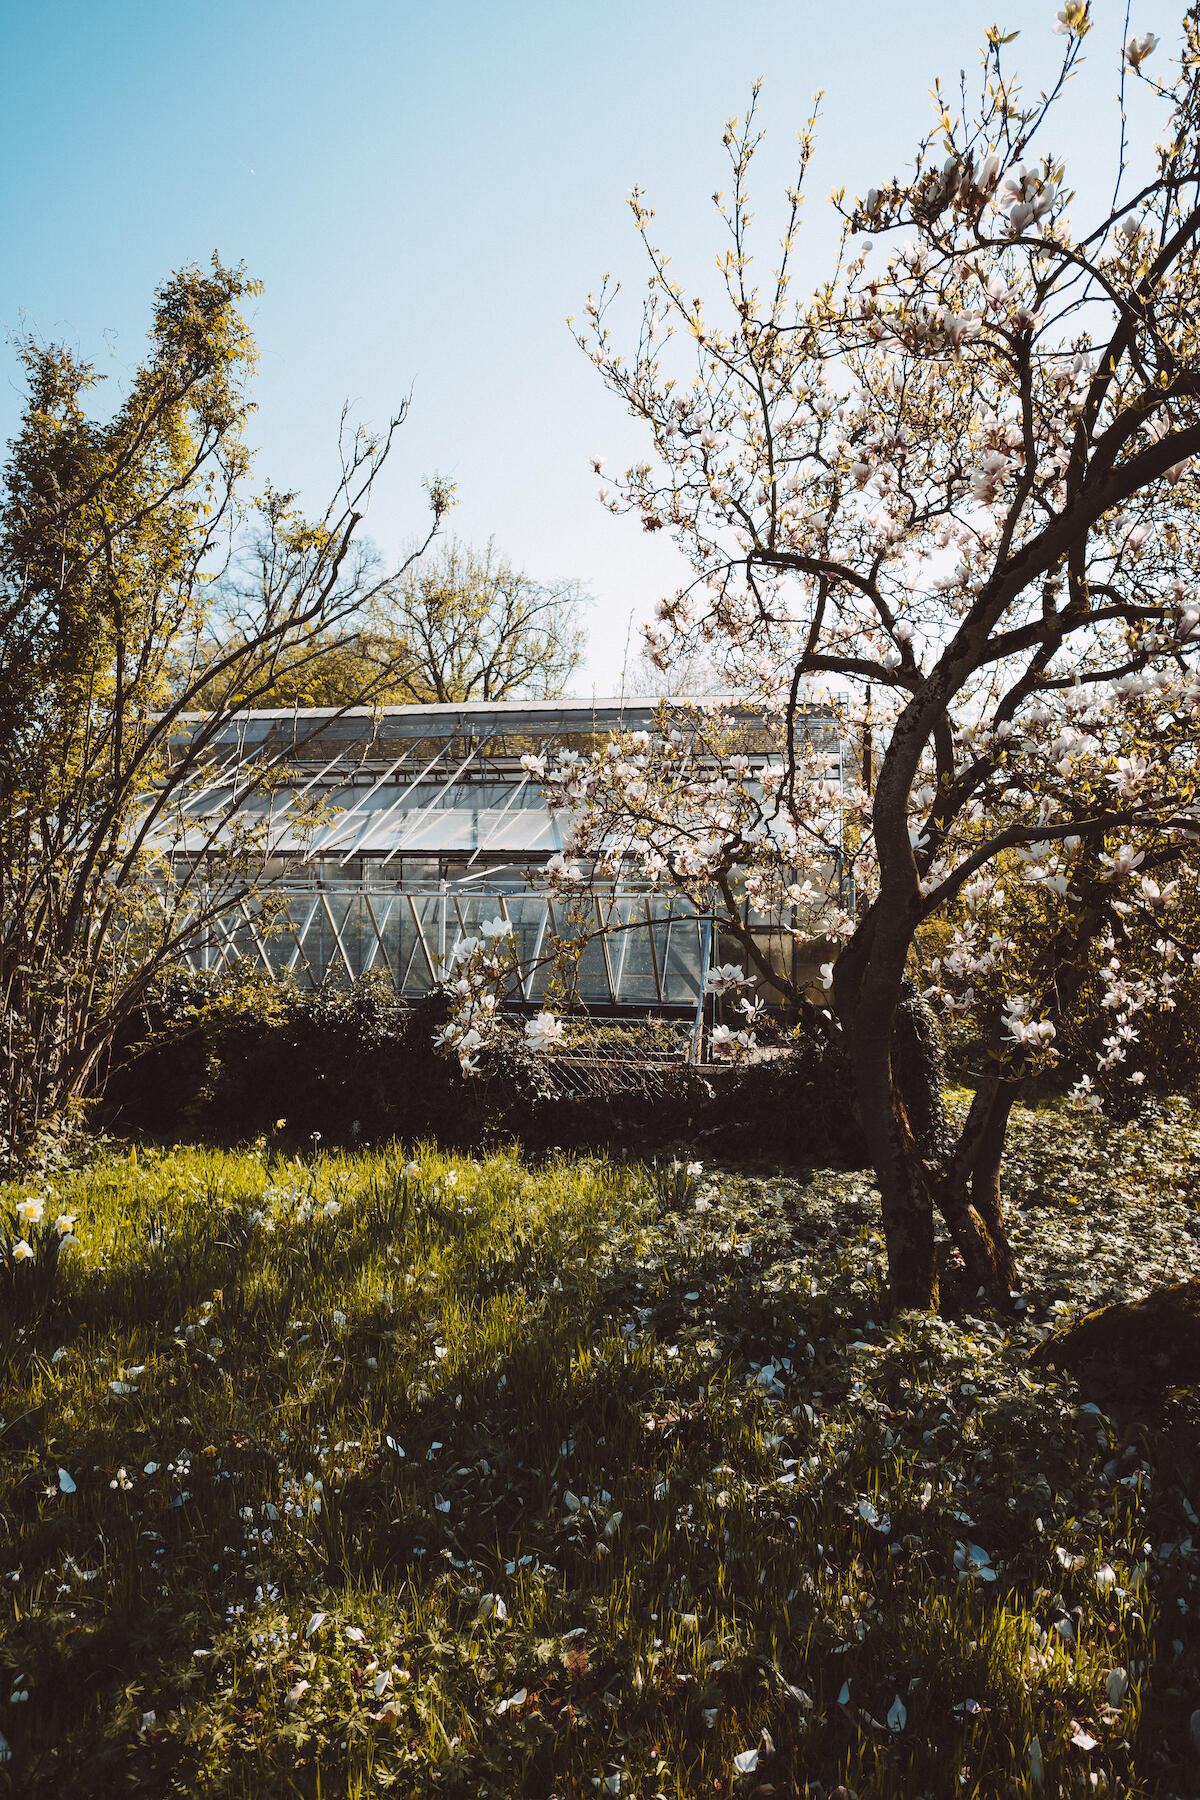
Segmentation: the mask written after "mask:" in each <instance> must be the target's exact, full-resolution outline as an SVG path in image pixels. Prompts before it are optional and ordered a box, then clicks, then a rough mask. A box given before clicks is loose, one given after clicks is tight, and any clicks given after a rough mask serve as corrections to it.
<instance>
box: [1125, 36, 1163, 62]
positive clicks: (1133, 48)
mask: <svg viewBox="0 0 1200 1800" xmlns="http://www.w3.org/2000/svg"><path fill="white" fill-rule="evenodd" d="M1157 49H1158V39H1157V38H1156V37H1155V35H1154V33H1153V32H1152V31H1144V32H1143V33H1142V35H1141V37H1131V38H1130V40H1129V42H1128V43H1127V44H1126V46H1125V61H1126V62H1127V63H1128V64H1129V66H1130V68H1131V69H1140V68H1141V66H1142V64H1143V63H1144V62H1145V60H1146V58H1147V57H1148V56H1153V54H1154V52H1155V51H1156V50H1157Z"/></svg>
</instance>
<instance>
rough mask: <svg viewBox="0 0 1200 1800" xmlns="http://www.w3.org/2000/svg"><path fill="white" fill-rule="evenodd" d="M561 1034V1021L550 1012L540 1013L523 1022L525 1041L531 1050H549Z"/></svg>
mask: <svg viewBox="0 0 1200 1800" xmlns="http://www.w3.org/2000/svg"><path fill="white" fill-rule="evenodd" d="M562 1034H563V1028H562V1021H561V1019H556V1018H555V1016H554V1014H553V1013H551V1012H540V1013H539V1014H538V1015H537V1017H536V1018H535V1019H527V1020H526V1021H525V1041H526V1043H527V1044H528V1045H529V1048H530V1049H531V1050H549V1049H551V1048H552V1047H553V1045H555V1044H557V1043H558V1041H559V1039H560V1038H561V1037H562Z"/></svg>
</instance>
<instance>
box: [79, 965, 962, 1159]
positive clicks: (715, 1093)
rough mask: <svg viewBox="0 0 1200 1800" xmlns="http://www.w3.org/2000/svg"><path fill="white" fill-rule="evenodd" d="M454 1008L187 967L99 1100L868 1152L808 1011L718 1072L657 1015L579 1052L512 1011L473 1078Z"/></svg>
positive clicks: (415, 1125) (526, 1135)
mask: <svg viewBox="0 0 1200 1800" xmlns="http://www.w3.org/2000/svg"><path fill="white" fill-rule="evenodd" d="M450 1007H451V999H450V997H449V996H448V994H447V993H445V992H444V991H442V990H435V991H434V992H432V993H431V994H429V995H427V996H425V997H424V998H423V999H421V1000H419V1001H417V1002H416V1003H415V1004H413V1003H409V1002H405V1001H401V1000H399V999H398V998H397V997H396V995H395V993H394V992H393V990H392V988H391V986H390V984H389V983H388V981H387V979H386V977H383V976H375V975H367V976H364V977H363V978H362V979H361V980H360V981H358V982H356V983H355V984H354V986H353V987H350V988H334V987H332V986H331V987H327V988H321V989H319V990H317V991H316V992H311V991H309V992H305V991H303V990H302V989H300V988H298V987H297V986H296V985H295V984H294V983H290V982H282V983H281V982H275V981H272V980H270V979H268V978H266V977H265V975H264V976H263V977H261V978H260V977H258V976H253V975H251V976H241V977H232V976H224V977H216V976H212V975H196V974H192V973H190V972H187V971H181V972H176V973H175V974H173V975H172V976H171V977H170V978H169V979H168V980H166V981H164V982H163V984H162V985H161V987H160V988H159V989H158V990H157V991H156V992H155V993H154V994H153V995H152V996H151V997H150V999H149V1000H148V1001H147V1003H146V1005H145V1007H144V1008H143V1010H142V1013H141V1014H140V1015H139V1017H138V1019H137V1020H136V1022H135V1024H134V1026H133V1028H132V1029H131V1030H130V1031H129V1033H128V1034H127V1036H126V1040H125V1042H124V1044H123V1045H122V1046H121V1050H120V1054H119V1056H118V1058H117V1059H116V1062H115V1065H114V1067H113V1069H112V1071H111V1073H110V1075H109V1078H108V1081H107V1084H106V1087H105V1091H104V1096H103V1101H102V1115H103V1117H104V1119H105V1122H106V1123H110V1124H112V1125H113V1126H115V1127H116V1128H118V1129H120V1130H123V1131H132V1132H138V1133H145V1134H147V1135H149V1136H151V1137H155V1138H160V1139H168V1140H171V1139H175V1138H177V1137H178V1136H179V1135H180V1133H181V1132H187V1133H188V1134H189V1135H192V1136H196V1137H199V1138H201V1139H204V1140H206V1141H208V1142H211V1143H216V1144H226V1145H227V1144H234V1143H244V1142H248V1141H250V1140H252V1139H254V1138H257V1137H268V1138H270V1139H272V1141H274V1142H277V1143H280V1144H291V1145H296V1144H306V1143H308V1142H311V1141H313V1140H314V1139H315V1140H316V1141H319V1142H320V1143H322V1144H324V1145H326V1146H332V1145H335V1144H354V1143H375V1142H382V1141H386V1140H387V1139H389V1138H392V1137H396V1138H402V1139H405V1140H407V1141H409V1142H412V1141H415V1140H416V1139H419V1138H432V1139H434V1140H436V1141H437V1142H439V1143H442V1144H444V1145H447V1146H452V1147H453V1146H462V1147H466V1146H473V1145H478V1144H481V1143H487V1142H493V1143H494V1142H497V1141H504V1140H508V1139H518V1140H520V1141H521V1142H523V1143H524V1144H525V1145H526V1146H527V1147H529V1148H530V1149H533V1150H545V1149H549V1148H551V1147H554V1146H558V1147H562V1148H581V1149H582V1148H586V1147H592V1146H604V1147H608V1146H613V1145H618V1146H622V1147H625V1148H628V1149H631V1150H647V1149H648V1150H653V1149H655V1148H658V1147H661V1146H664V1145H669V1144H678V1143H688V1142H696V1143H699V1144H703V1145H704V1147H705V1148H706V1149H707V1150H708V1151H709V1152H710V1153H713V1152H715V1153H718V1154H725V1155H730V1156H741V1157H745V1156H750V1157H755V1156H763V1155H765V1156H769V1157H771V1158H774V1159H776V1160H785V1161H790V1162H794V1163H803V1164H810V1165H813V1164H831V1163H850V1164H861V1162H862V1161H863V1147H862V1139H861V1133H860V1131H859V1127H858V1123H857V1117H856V1114H855V1110H854V1105H853V1098H852V1096H853V1087H852V1083H851V1080H850V1074H849V1070H848V1068H847V1066H846V1064H845V1062H844V1059H843V1058H842V1057H841V1056H840V1054H839V1053H838V1052H837V1051H836V1050H835V1049H833V1048H832V1047H830V1046H829V1045H828V1044H827V1043H826V1042H825V1041H824V1039H823V1037H822V1036H821V1034H820V1032H819V1030H818V1028H817V1027H816V1025H815V1023H814V1022H812V1020H811V1018H810V1020H809V1022H808V1023H807V1024H802V1025H801V1027H799V1028H798V1029H797V1032H796V1033H794V1034H793V1036H792V1038H791V1039H790V1040H789V1044H788V1046H787V1047H786V1048H783V1049H780V1050H778V1051H776V1052H773V1053H772V1054H771V1057H770V1059H768V1060H763V1061H759V1062H755V1063H752V1064H748V1065H744V1066H738V1067H731V1068H723V1067H722V1068H716V1069H713V1068H696V1067H694V1066H693V1065H691V1064H689V1063H688V1062H687V1061H686V1060H685V1058H684V1055H683V1051H682V1043H681V1040H680V1039H679V1037H678V1035H677V1034H674V1033H672V1032H671V1031H670V1030H668V1029H666V1028H664V1027H662V1026H660V1025H656V1024H654V1023H653V1022H647V1023H644V1024H642V1025H637V1024H629V1025H625V1024H621V1025H609V1024H604V1025H600V1026H597V1027H595V1028H592V1027H590V1026H589V1027H587V1028H586V1035H585V1034H584V1031H583V1030H580V1029H577V1030H576V1031H575V1032H574V1033H573V1034H572V1036H573V1037H574V1040H575V1042H574V1048H575V1049H576V1050H577V1051H578V1050H580V1049H583V1050H585V1051H587V1052H589V1054H587V1055H586V1057H585V1059H584V1060H582V1061H579V1060H574V1061H568V1060H565V1059H562V1058H559V1057H557V1056H550V1057H545V1056H541V1055H538V1054H535V1053H533V1052H531V1051H530V1050H529V1049H528V1048H527V1047H526V1044H525V1040H524V1033H523V1029H522V1025H521V1022H520V1020H518V1019H515V1018H514V1019H513V1020H512V1021H503V1022H502V1023H501V1028H500V1032H499V1036H498V1041H497V1044H496V1046H495V1048H494V1050H493V1051H492V1053H491V1056H490V1065H489V1074H488V1078H487V1079H486V1080H477V1079H476V1080H466V1079H464V1078H463V1076H462V1075H461V1074H460V1072H459V1068H458V1064H457V1062H456V1061H455V1060H454V1059H453V1058H448V1057H443V1056H439V1055H438V1054H437V1053H436V1052H435V1050H434V1048H433V1042H432V1040H433V1035H434V1033H435V1031H436V1030H437V1029H438V1027H439V1025H440V1024H442V1023H443V1022H444V1020H445V1018H446V1017H447V1016H448V1013H449V1010H450ZM935 1029H936V1028H935ZM910 1035H911V1034H910ZM913 1041H914V1043H915V1042H917V1039H915V1038H914V1040H913ZM914 1054H915V1053H914ZM909 1060H910V1061H913V1060H914V1055H910V1057H909ZM915 1061H916V1062H917V1063H919V1064H920V1066H921V1067H922V1068H924V1066H925V1064H924V1062H923V1061H921V1059H920V1057H915ZM929 1101H930V1104H932V1095H931V1094H930V1096H929ZM915 1111H916V1112H919V1108H917V1109H915Z"/></svg>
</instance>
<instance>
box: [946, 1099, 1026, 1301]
mask: <svg viewBox="0 0 1200 1800" xmlns="http://www.w3.org/2000/svg"><path fill="white" fill-rule="evenodd" d="M1020 1087H1021V1084H1020V1082H1019V1081H1013V1080H1010V1079H1007V1078H1006V1077H1005V1076H1004V1074H1003V1073H1002V1072H1001V1071H1000V1070H999V1069H995V1070H993V1071H992V1072H991V1073H990V1074H989V1075H988V1076H987V1077H986V1078H985V1079H984V1081H983V1082H982V1083H981V1084H980V1086H979V1088H978V1089H977V1090H976V1093H975V1098H974V1099H973V1100H972V1102H971V1110H970V1112H969V1113H968V1114H967V1121H966V1124H965V1125H964V1126H963V1130H962V1135H961V1136H960V1138H959V1140H958V1143H957V1144H956V1145H955V1148H954V1152H953V1155H952V1156H951V1158H950V1161H949V1163H948V1165H947V1167H946V1170H945V1173H944V1175H943V1177H942V1179H941V1181H940V1182H939V1183H938V1187H937V1203H938V1208H939V1211H940V1212H941V1214H942V1217H943V1218H944V1219H945V1221H946V1224H947V1226H948V1227H949V1229H950V1233H951V1235H952V1237H953V1238H954V1242H955V1244H956V1245H957V1246H958V1249H959V1252H960V1254H961V1256H962V1259H963V1262H964V1263H965V1264H966V1269H967V1274H968V1275H969V1276H970V1278H971V1279H972V1280H973V1281H974V1282H975V1283H976V1284H977V1285H978V1286H979V1287H982V1288H983V1289H984V1290H985V1291H986V1292H987V1294H988V1295H989V1297H990V1298H991V1299H993V1300H996V1301H998V1302H999V1303H1000V1304H1001V1305H1005V1306H1007V1305H1009V1304H1011V1292H1012V1288H1013V1284H1014V1282H1015V1280H1016V1263H1015V1261H1014V1258H1013V1253H1012V1247H1011V1245H1010V1244H1009V1241H1008V1235H1007V1233H1006V1231H1005V1229H1004V1208H1003V1204H1002V1202H1001V1199H1000V1164H1001V1161H1002V1159H1003V1155H1004V1140H1005V1136H1006V1134H1007V1131H1008V1119H1009V1114H1010V1113H1011V1112H1012V1109H1013V1103H1014V1101H1015V1100H1016V1097H1017V1095H1018V1093H1019V1092H1020Z"/></svg>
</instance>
